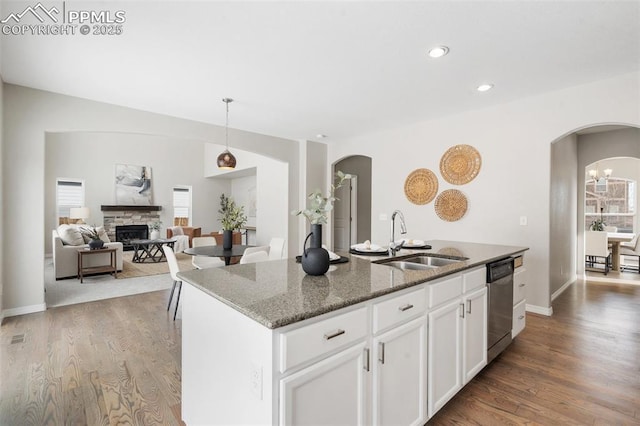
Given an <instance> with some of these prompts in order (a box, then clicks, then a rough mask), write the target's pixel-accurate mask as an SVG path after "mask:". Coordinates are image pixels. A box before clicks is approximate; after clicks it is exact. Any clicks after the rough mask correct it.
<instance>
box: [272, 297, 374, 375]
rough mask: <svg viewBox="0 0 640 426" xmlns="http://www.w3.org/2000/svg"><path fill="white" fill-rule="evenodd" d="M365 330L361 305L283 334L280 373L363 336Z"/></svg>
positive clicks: (365, 332)
mask: <svg viewBox="0 0 640 426" xmlns="http://www.w3.org/2000/svg"><path fill="white" fill-rule="evenodd" d="M367 331H368V327H367V308H366V307H363V308H360V309H357V310H355V311H351V312H347V313H344V314H340V315H337V316H334V317H331V318H327V319H324V320H321V321H319V322H316V323H313V324H309V325H306V326H303V327H301V328H298V329H294V330H291V331H288V332H286V333H283V334H282V335H281V336H280V354H281V356H280V372H283V373H284V372H285V371H286V370H288V369H290V368H293V367H295V366H296V365H298V364H301V363H303V362H305V361H308V360H310V359H312V358H315V357H317V356H320V355H323V354H326V353H329V352H331V351H333V350H334V349H338V348H340V347H343V346H345V345H348V344H350V343H353V342H355V341H357V340H360V339H363V338H364V337H365V336H366V335H367Z"/></svg>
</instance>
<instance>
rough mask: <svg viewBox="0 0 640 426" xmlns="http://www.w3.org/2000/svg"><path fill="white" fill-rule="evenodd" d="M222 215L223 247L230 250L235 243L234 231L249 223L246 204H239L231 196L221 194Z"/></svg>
mask: <svg viewBox="0 0 640 426" xmlns="http://www.w3.org/2000/svg"><path fill="white" fill-rule="evenodd" d="M218 213H220V214H221V215H222V216H221V217H220V223H221V224H222V247H223V248H224V249H225V250H229V249H230V248H231V246H232V244H233V231H235V230H236V229H240V228H242V227H243V226H244V224H245V223H247V216H245V214H244V206H237V205H236V203H235V201H233V199H232V198H231V197H227V196H226V195H224V194H222V195H220V210H218Z"/></svg>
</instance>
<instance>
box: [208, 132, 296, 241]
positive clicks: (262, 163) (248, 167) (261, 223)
mask: <svg viewBox="0 0 640 426" xmlns="http://www.w3.org/2000/svg"><path fill="white" fill-rule="evenodd" d="M223 148H224V147H222V146H217V145H207V146H206V147H205V159H207V160H206V161H205V165H206V166H205V176H208V177H210V178H212V179H230V180H232V179H234V177H235V176H244V174H246V173H248V172H250V173H255V175H256V203H257V205H258V209H259V212H260V213H259V214H258V215H257V216H256V218H255V226H256V244H258V245H267V244H269V241H270V240H271V238H273V237H280V238H284V239H286V240H287V243H288V244H287V245H288V250H287V251H288V252H295V251H297V249H296V247H297V244H298V238H297V237H295V236H294V234H292V228H294V229H295V231H296V234H295V235H297V232H298V230H297V228H296V226H297V223H296V218H294V217H292V216H290V214H289V213H290V211H291V210H294V209H296V208H297V202H298V201H297V199H298V197H297V191H298V188H297V187H296V188H295V191H296V201H295V203H296V204H295V205H294V204H293V203H292V201H291V196H292V194H291V192H292V191H293V190H294V189H293V187H292V186H291V185H290V184H289V183H290V182H291V179H294V180H296V181H297V180H298V175H297V174H295V173H294V175H295V177H292V176H291V174H290V173H289V170H297V168H298V164H292V163H290V162H284V161H280V160H277V159H274V158H272V157H271V156H267V155H261V154H257V153H253V152H248V151H245V150H238V149H235V150H233V151H232V152H233V154H234V155H235V157H236V160H237V162H238V165H237V166H236V170H234V171H231V172H229V171H221V170H219V169H218V168H217V167H215V166H211V164H214V165H215V161H214V160H215V159H216V157H217V156H218V154H219V153H220V152H221V149H223ZM302 167H304V165H302ZM254 170H255V171H254ZM287 188H288V189H287ZM245 210H246V209H245Z"/></svg>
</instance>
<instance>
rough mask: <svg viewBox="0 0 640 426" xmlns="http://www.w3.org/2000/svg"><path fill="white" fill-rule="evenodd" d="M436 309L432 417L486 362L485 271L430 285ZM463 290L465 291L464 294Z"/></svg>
mask: <svg viewBox="0 0 640 426" xmlns="http://www.w3.org/2000/svg"><path fill="white" fill-rule="evenodd" d="M429 290H430V295H431V300H432V302H433V301H435V302H436V303H440V304H441V306H439V307H436V306H437V305H435V304H433V306H434V307H435V309H434V310H433V311H431V312H429V325H428V335H429V338H428V348H429V356H428V359H429V361H428V375H429V381H428V383H429V391H428V407H429V417H431V416H433V415H434V414H435V413H436V412H437V411H438V410H439V409H440V408H442V406H443V405H444V404H446V403H447V401H449V399H451V397H452V396H453V395H455V394H456V393H457V392H458V391H459V390H460V389H461V388H462V386H463V385H464V384H465V383H467V382H468V381H469V380H471V378H473V376H475V375H476V374H477V373H478V372H479V371H480V370H481V369H482V368H483V367H484V366H485V365H487V289H486V270H485V268H484V267H481V268H477V269H475V270H473V271H471V272H468V273H465V274H462V276H459V277H454V278H450V279H447V280H444V281H441V282H438V283H434V284H431V285H430V286H429ZM463 291H464V292H465V293H464V294H463Z"/></svg>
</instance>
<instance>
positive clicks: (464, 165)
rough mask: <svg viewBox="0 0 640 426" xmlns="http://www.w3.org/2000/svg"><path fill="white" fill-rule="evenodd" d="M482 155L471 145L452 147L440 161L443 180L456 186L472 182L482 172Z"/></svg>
mask: <svg viewBox="0 0 640 426" xmlns="http://www.w3.org/2000/svg"><path fill="white" fill-rule="evenodd" d="M481 165H482V159H481V158H480V153H479V152H478V151H477V150H476V149H475V148H474V147H472V146H471V145H456V146H452V147H451V148H449V149H448V150H447V152H445V153H444V155H443V156H442V158H441V159H440V174H441V175H442V178H443V179H444V180H446V181H447V182H449V183H452V184H454V185H464V184H465V183H469V182H471V181H472V180H473V179H474V178H475V177H476V176H477V175H478V172H480V166H481Z"/></svg>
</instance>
